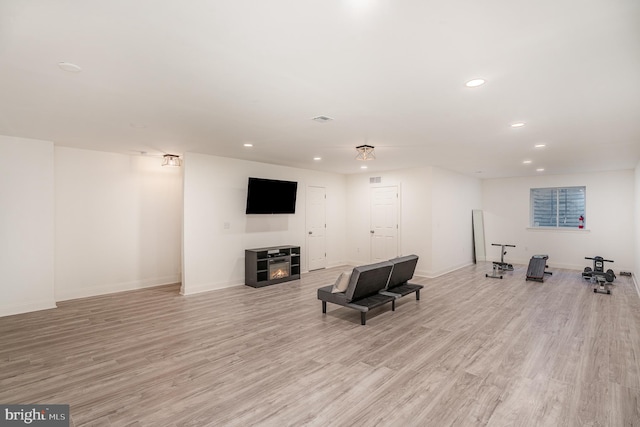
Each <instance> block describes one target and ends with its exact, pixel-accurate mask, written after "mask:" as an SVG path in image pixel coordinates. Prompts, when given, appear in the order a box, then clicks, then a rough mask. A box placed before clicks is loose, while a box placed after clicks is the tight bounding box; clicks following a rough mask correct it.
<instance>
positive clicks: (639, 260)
mask: <svg viewBox="0 0 640 427" xmlns="http://www.w3.org/2000/svg"><path fill="white" fill-rule="evenodd" d="M634 188H635V197H634V200H635V210H634V215H633V223H634V225H635V261H634V268H633V272H634V277H635V280H636V285H639V284H640V283H639V282H640V280H639V279H640V162H638V165H637V166H636V169H635V187H634Z"/></svg>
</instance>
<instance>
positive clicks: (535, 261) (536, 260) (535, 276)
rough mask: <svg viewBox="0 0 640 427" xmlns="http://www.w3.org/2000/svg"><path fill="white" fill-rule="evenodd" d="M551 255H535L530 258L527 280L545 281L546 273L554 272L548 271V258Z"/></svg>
mask: <svg viewBox="0 0 640 427" xmlns="http://www.w3.org/2000/svg"><path fill="white" fill-rule="evenodd" d="M548 259H549V255H534V256H532V257H531V260H529V267H528V268H527V280H533V281H534V282H544V275H545V274H548V275H552V274H553V273H552V272H550V271H547V268H548V266H547V260H548Z"/></svg>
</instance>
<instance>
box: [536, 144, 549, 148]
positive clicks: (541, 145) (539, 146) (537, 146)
mask: <svg viewBox="0 0 640 427" xmlns="http://www.w3.org/2000/svg"><path fill="white" fill-rule="evenodd" d="M546 146H547V144H536V145H535V147H536V148H544V147H546Z"/></svg>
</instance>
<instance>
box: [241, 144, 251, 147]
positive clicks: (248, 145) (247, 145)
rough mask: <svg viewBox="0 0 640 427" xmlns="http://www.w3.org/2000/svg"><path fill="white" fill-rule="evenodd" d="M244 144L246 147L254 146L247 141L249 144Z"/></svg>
mask: <svg viewBox="0 0 640 427" xmlns="http://www.w3.org/2000/svg"><path fill="white" fill-rule="evenodd" d="M242 145H243V146H245V147H253V144H249V143H247V144H242Z"/></svg>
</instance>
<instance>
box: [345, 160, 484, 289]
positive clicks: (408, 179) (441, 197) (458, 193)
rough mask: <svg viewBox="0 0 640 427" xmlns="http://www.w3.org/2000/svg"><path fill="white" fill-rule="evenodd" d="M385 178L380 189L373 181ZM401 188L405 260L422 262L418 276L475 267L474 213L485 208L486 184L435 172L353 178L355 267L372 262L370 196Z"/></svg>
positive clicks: (352, 250)
mask: <svg viewBox="0 0 640 427" xmlns="http://www.w3.org/2000/svg"><path fill="white" fill-rule="evenodd" d="M373 176H375V177H380V178H381V183H380V184H370V183H369V178H371V177H373ZM380 185H382V186H384V185H397V186H398V187H399V188H400V194H401V206H400V237H399V239H400V250H399V254H400V255H408V254H412V253H415V254H416V255H418V256H419V257H420V260H419V261H418V266H417V268H416V274H418V275H421V276H426V277H435V276H438V275H441V274H444V273H446V272H448V271H451V270H454V269H456V268H459V267H462V266H464V265H468V264H470V263H472V262H473V242H472V235H471V211H472V210H473V209H479V208H480V206H481V199H482V197H481V185H480V180H478V179H476V178H470V177H466V176H463V175H460V174H457V173H453V172H449V171H446V170H443V169H440V168H435V167H424V168H415V169H408V170H400V171H391V172H382V173H377V174H373V175H371V174H362V175H350V176H349V177H348V194H349V197H348V202H347V203H348V205H347V209H348V212H349V215H348V219H347V221H348V230H349V231H348V233H349V234H348V237H349V239H348V240H349V253H348V256H349V260H350V263H351V264H355V265H358V264H366V263H368V262H370V261H371V248H370V246H371V243H370V233H369V230H370V191H371V187H372V186H380Z"/></svg>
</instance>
